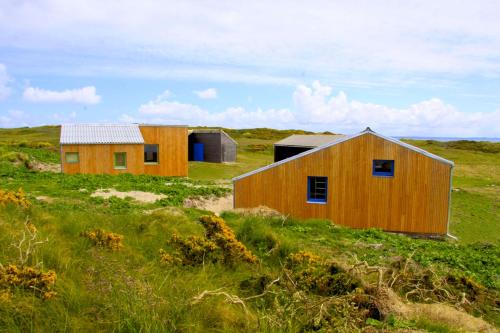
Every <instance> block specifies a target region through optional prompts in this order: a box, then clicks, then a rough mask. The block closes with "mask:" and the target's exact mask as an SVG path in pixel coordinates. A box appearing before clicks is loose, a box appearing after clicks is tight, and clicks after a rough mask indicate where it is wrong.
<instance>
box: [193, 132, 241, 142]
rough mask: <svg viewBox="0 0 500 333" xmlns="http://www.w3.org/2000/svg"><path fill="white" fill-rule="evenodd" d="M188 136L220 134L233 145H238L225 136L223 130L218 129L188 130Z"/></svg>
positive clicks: (227, 135) (228, 136)
mask: <svg viewBox="0 0 500 333" xmlns="http://www.w3.org/2000/svg"><path fill="white" fill-rule="evenodd" d="M188 132H189V134H205V133H209V134H210V133H216V134H217V133H220V134H222V135H224V136H225V137H226V138H228V139H229V140H231V141H232V142H233V143H234V144H235V145H237V144H238V142H236V140H234V139H233V138H232V137H231V136H230V135H229V134H227V133H226V132H224V130H222V129H220V128H202V129H192V130H189V131H188Z"/></svg>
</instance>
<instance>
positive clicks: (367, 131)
mask: <svg viewBox="0 0 500 333" xmlns="http://www.w3.org/2000/svg"><path fill="white" fill-rule="evenodd" d="M367 134H370V135H375V136H377V137H379V138H381V139H384V140H387V141H390V142H392V143H395V144H397V145H400V146H403V147H405V148H407V149H410V150H413V151H415V152H417V153H419V154H422V155H425V156H427V157H429V158H432V159H434V160H437V161H439V162H442V163H445V164H448V165H450V166H451V167H453V166H454V165H455V164H454V163H453V162H452V161H449V160H447V159H445V158H442V157H440V156H437V155H434V154H432V153H429V152H428V151H426V150H423V149H421V148H418V147H415V146H412V145H410V144H408V143H405V142H402V141H400V140H398V139H394V138H390V137H387V136H384V135H381V134H378V133H376V132H374V131H372V130H371V129H370V128H369V127H367V128H366V129H365V130H364V131H362V132H359V133H357V134H353V135H347V136H344V137H340V138H338V139H337V140H335V141H332V142H329V143H327V144H324V145H322V146H319V147H317V148H314V149H311V150H308V151H305V152H303V153H300V154H297V155H294V156H292V157H289V158H286V159H284V160H281V161H278V162H275V163H272V164H269V165H266V166H264V167H262V168H259V169H256V170H253V171H250V172H247V173H245V174H243V175H241V176H238V177H235V178H233V179H232V180H233V182H234V181H237V180H240V179H243V178H246V177H248V176H251V175H254V174H256V173H259V172H262V171H265V170H267V169H271V168H274V167H277V166H278V165H281V164H285V163H288V162H290V161H293V160H296V159H299V158H302V157H304V156H306V155H310V154H314V153H315V152H317V151H320V150H323V149H326V148H329V147H332V146H335V145H337V144H339V143H342V142H344V141H348V140H351V139H354V138H357V137H358V136H362V135H367Z"/></svg>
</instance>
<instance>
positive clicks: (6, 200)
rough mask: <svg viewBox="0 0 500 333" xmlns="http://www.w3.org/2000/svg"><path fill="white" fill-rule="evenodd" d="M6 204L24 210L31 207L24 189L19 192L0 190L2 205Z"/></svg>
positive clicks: (0, 203) (0, 202)
mask: <svg viewBox="0 0 500 333" xmlns="http://www.w3.org/2000/svg"><path fill="white" fill-rule="evenodd" d="M5 204H13V205H16V206H21V207H24V208H29V207H30V206H31V203H30V202H29V201H28V200H27V199H26V195H25V193H24V191H23V189H22V188H20V189H19V190H17V192H14V191H4V190H0V205H5Z"/></svg>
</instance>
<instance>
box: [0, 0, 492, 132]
mask: <svg viewBox="0 0 500 333" xmlns="http://www.w3.org/2000/svg"><path fill="white" fill-rule="evenodd" d="M499 16H500V1H486V0H475V1H457V0H440V1H434V0H433V1H425V0H421V1H412V0H408V1H389V0H387V1H385V0H380V1H357V0H350V1H334V0H329V1H315V0H309V1H300V0H288V1H281V0H274V1H259V0H254V1H239V0H233V1H224V0H217V1H209V0H199V1H189V0H184V1H152V0H141V1H134V0H121V1H106V0H85V1H83V0H72V1H66V0H38V1H30V0H0V127H20V126H37V125H43V124H61V123H117V122H124V123H130V122H133V123H136V122H140V123H160V124H185V125H190V126H199V125H201V126H223V127H229V128H253V127H271V128H278V129H292V128H293V129H304V130H311V131H331V132H334V133H345V134H348V133H356V132H359V131H362V130H364V129H365V128H366V127H367V126H369V127H371V128H372V129H373V130H375V131H377V132H380V133H382V134H385V135H390V136H433V137H500V19H499V18H498V17H499Z"/></svg>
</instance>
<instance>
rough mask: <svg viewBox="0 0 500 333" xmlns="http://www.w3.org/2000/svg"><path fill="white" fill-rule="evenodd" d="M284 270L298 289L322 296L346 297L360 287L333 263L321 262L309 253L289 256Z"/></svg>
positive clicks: (350, 276)
mask: <svg viewBox="0 0 500 333" xmlns="http://www.w3.org/2000/svg"><path fill="white" fill-rule="evenodd" d="M286 269H287V270H288V271H289V272H290V275H291V276H292V277H293V278H294V280H295V281H296V283H297V286H298V287H299V288H301V289H303V290H308V291H311V292H313V293H315V294H318V295H322V296H333V295H346V294H348V293H350V292H352V291H353V290H355V289H356V288H357V287H359V286H360V285H361V283H360V281H359V280H358V279H356V278H355V277H353V276H352V275H350V274H348V273H347V272H345V271H344V270H343V269H342V268H341V267H339V266H338V265H336V264H335V263H333V262H328V261H324V260H321V258H320V257H319V256H316V255H314V254H311V253H309V252H304V251H301V252H297V253H292V254H290V255H289V256H288V258H287V268H286Z"/></svg>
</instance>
